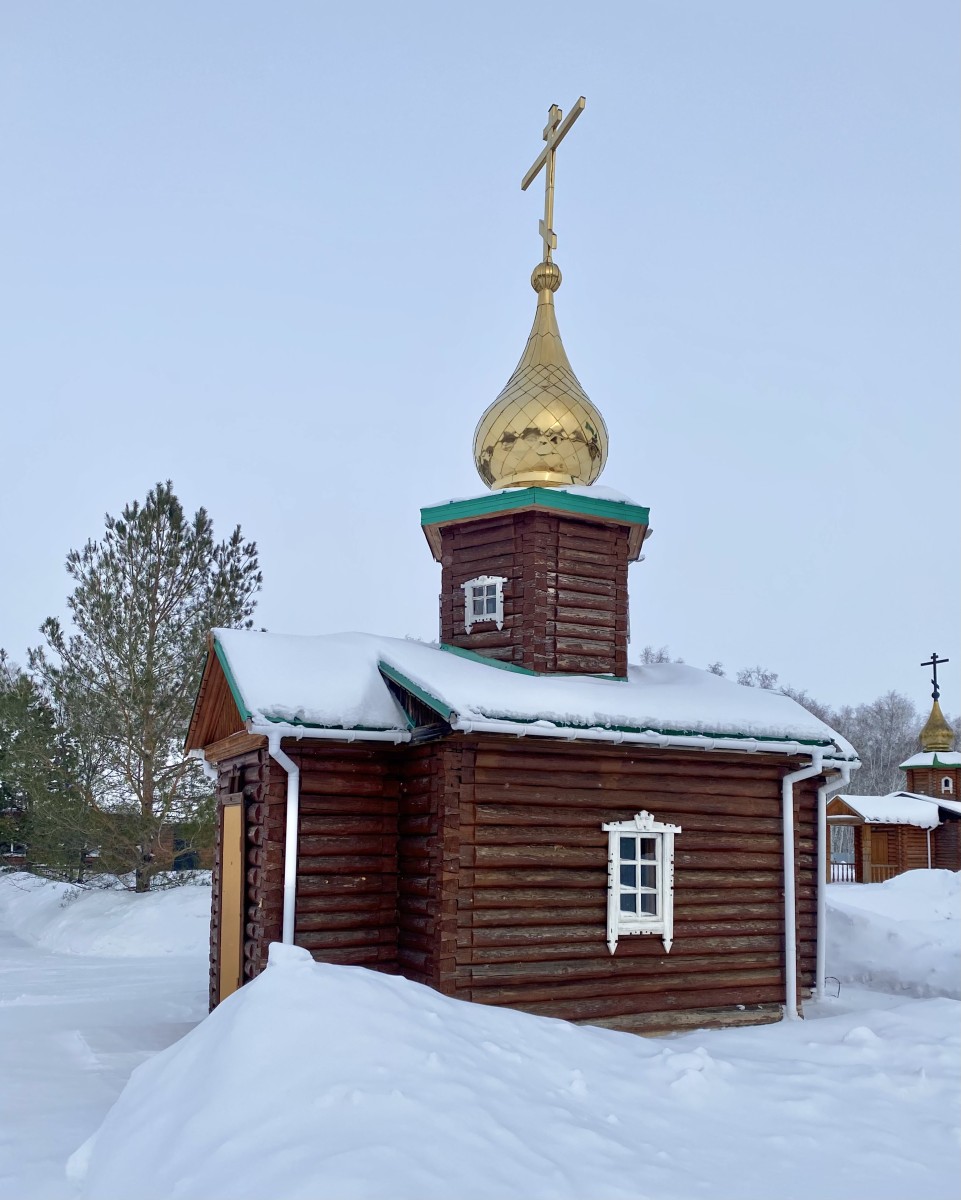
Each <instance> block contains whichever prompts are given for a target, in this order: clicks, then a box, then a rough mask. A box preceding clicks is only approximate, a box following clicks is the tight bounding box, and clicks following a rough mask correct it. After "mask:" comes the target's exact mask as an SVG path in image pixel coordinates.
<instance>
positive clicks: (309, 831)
mask: <svg viewBox="0 0 961 1200" xmlns="http://www.w3.org/2000/svg"><path fill="white" fill-rule="evenodd" d="M395 824H396V818H395V817H394V816H393V814H384V813H369V814H360V813H349V814H348V813H324V814H322V815H314V814H307V815H304V816H302V817H301V818H300V836H301V837H364V836H370V837H372V836H375V835H380V836H384V835H390V836H393V831H394V827H395Z"/></svg>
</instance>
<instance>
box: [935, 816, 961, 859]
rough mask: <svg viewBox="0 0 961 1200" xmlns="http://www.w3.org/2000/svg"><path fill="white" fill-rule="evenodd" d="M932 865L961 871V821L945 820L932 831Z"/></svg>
mask: <svg viewBox="0 0 961 1200" xmlns="http://www.w3.org/2000/svg"><path fill="white" fill-rule="evenodd" d="M931 865H932V866H933V867H940V868H942V869H943V870H945V871H961V821H950V820H949V821H945V822H944V823H943V824H942V825H940V826H939V827H938V828H937V829H934V830H932V831H931Z"/></svg>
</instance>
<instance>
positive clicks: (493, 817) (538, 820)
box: [472, 797, 781, 835]
mask: <svg viewBox="0 0 961 1200" xmlns="http://www.w3.org/2000/svg"><path fill="white" fill-rule="evenodd" d="M641 799H642V797H637V800H638V802H640V801H641ZM472 815H473V821H474V823H475V824H476V825H516V826H520V827H523V828H525V829H527V828H530V827H531V826H536V825H544V826H547V825H549V826H552V827H553V826H554V825H557V826H565V827H567V828H576V827H579V826H580V827H586V828H589V829H597V828H599V827H600V825H601V824H602V823H604V822H606V820H607V818H606V816H605V815H604V814H602V813H599V812H597V811H596V810H595V809H594V808H593V807H591V808H583V807H581V806H579V805H576V804H568V805H563V806H559V805H558V806H549V805H546V804H545V805H537V806H536V807H534V806H530V805H525V804H490V803H478V804H475V805H474V806H473V809H472ZM669 816H671V817H674V816H677V817H678V820H680V819H681V818H680V817H679V816H678V814H677V813H674V812H672V813H670V814H669ZM675 823H676V822H675ZM682 828H683V830H684V833H685V835H686V834H687V833H689V832H691V833H693V832H695V831H697V830H706V831H710V832H714V831H717V832H719V833H720V832H724V833H743V834H750V835H756V834H779V833H780V830H781V818H780V816H776V815H770V816H763V817H745V816H741V815H738V814H730V813H704V812H685V813H684V817H683V825H682Z"/></svg>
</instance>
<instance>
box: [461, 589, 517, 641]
mask: <svg viewBox="0 0 961 1200" xmlns="http://www.w3.org/2000/svg"><path fill="white" fill-rule="evenodd" d="M506 582H507V580H506V579H504V578H503V577H502V576H500V575H481V576H479V577H478V578H477V579H468V581H467V582H466V583H464V584H462V585H461V586H462V587H463V589H464V628H465V629H466V630H467V632H468V633H470V631H471V628H472V626H474V625H477V624H478V623H479V622H480V621H493V622H494V624H495V625H496V626H497V628H498V629H503V628H504V584H505V583H506Z"/></svg>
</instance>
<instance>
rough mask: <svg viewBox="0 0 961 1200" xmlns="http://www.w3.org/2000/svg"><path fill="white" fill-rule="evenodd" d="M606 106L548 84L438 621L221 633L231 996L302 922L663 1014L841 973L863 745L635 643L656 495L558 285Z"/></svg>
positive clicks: (214, 717)
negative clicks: (853, 790) (580, 178)
mask: <svg viewBox="0 0 961 1200" xmlns="http://www.w3.org/2000/svg"><path fill="white" fill-rule="evenodd" d="M582 109H583V98H582V99H581V100H580V101H579V102H578V104H577V105H576V106H575V107H574V108H573V109H572V110H571V111H570V113H569V114H568V116H567V117H566V118H564V117H562V114H561V112H560V110H559V109H557V108H556V107H555V108H552V109H551V112H550V117H549V121H548V126H547V129H546V130H545V132H544V140H545V142H546V146H545V148H544V150H543V152H542V153H541V155H540V156H539V157H538V159H537V161H536V162H535V164H534V166H533V167H532V168H531V171H530V172H528V175H527V176H526V177H525V183H524V186H525V187H526V186H527V184H528V183H529V182H530V181H531V179H532V178H533V177H534V176H535V175H536V174H537V172H538V171H540V170H543V171H544V173H545V179H546V187H545V192H546V205H545V219H544V221H543V222H542V227H541V232H542V237H543V240H544V255H543V261H542V262H541V263H540V264H539V265H538V266H537V267H536V268H535V270H534V272H533V275H532V278H531V282H532V286H533V288H534V291H535V293H536V295H537V304H536V311H535V317H534V324H533V328H532V330H531V333H530V336H529V338H528V341H527V344H526V347H525V349H524V353H523V355H522V356H521V359H520V362H519V363H518V365H517V368H516V370H515V371H514V373H513V375H512V376H511V377H510V379H509V380H508V382H507V384H506V386H505V387H504V389H503V391H502V392H501V393H500V395H499V396H498V397H497V398H496V399H495V401H494V402H493V404H491V405H490V407H489V408H488V409H487V411H486V412H485V413H484V415H483V416H482V417H481V420H480V423H479V424H478V427H477V430H476V434H475V445H474V449H475V459H476V463H477V467H478V471H479V473H480V475H481V478H482V479H483V481H484V483H485V485H486V486H487V487H488V488H489V489H490V490H489V491H487V492H485V493H484V494H482V495H480V496H478V497H476V498H472V499H467V500H458V501H452V502H450V503H448V504H442V505H439V506H434V507H431V508H426V509H423V510H422V512H421V524H422V527H423V530H424V534H425V536H426V540H427V543H428V546H429V549H430V552H431V553H432V555H433V557H434V559H435V560H436V561H437V562H438V563H439V564H440V568H441V584H440V629H439V642H438V644H436V645H425V644H421V643H416V642H411V641H407V640H401V639H394V638H388V637H379V636H377V635H373V634H341V635H336V634H327V635H319V636H315V637H285V636H281V635H274V634H266V633H257V632H250V631H237V630H214V631H213V632H212V634H211V638H210V652H209V655H208V659H207V663H206V666H205V669H204V673H203V679H202V682H201V686H200V691H199V695H198V698H197V703H196V707H195V711H194V714H193V718H192V721H191V724H190V729H189V733H188V736H187V749H188V750H189V751H191V752H192V753H195V754H198V755H200V756H202V757H203V759H204V760H205V762H206V763H207V764H208V765H209V768H210V769H211V771H212V772H213V773H215V776H216V794H217V811H218V835H217V849H216V863H215V868H214V880H213V913H212V922H211V959H210V1002H211V1005H216V1004H218V1003H219V1002H221V1001H222V1000H224V999H225V998H226V997H227V996H228V995H229V994H230V993H231V992H233V991H234V990H236V989H237V988H238V987H240V986H242V985H243V984H244V983H245V982H247V981H248V980H250V979H252V978H254V977H255V976H256V975H257V974H258V973H259V972H260V971H262V970H263V969H264V967H265V965H266V961H267V950H268V946H269V944H270V943H271V942H272V941H280V940H283V941H292V942H295V943H296V944H298V945H300V946H302V947H305V948H306V949H308V950H309V951H310V952H311V953H312V954H313V956H314V957H315V958H316V959H318V960H320V961H324V962H328V963H340V964H348V965H354V966H364V967H370V968H373V969H376V970H381V971H388V972H397V973H400V974H402V975H404V976H406V977H408V978H409V979H412V980H415V981H418V982H420V983H424V984H427V985H429V986H431V987H433V988H436V989H438V990H440V991H441V992H444V993H446V994H448V995H451V996H455V997H459V998H462V999H464V1000H469V1001H476V1002H482V1003H491V1004H501V1005H508V1006H512V1007H516V1008H521V1009H525V1010H527V1011H529V1012H534V1013H541V1014H546V1015H551V1016H557V1017H562V1018H566V1019H569V1020H574V1021H588V1022H592V1023H595V1024H600V1025H608V1026H612V1027H616V1028H619V1029H627V1030H634V1031H637V1032H659V1031H663V1030H667V1029H675V1028H683V1027H686V1026H693V1025H735V1024H746V1023H753V1022H765V1021H772V1020H777V1019H779V1018H780V1017H781V1015H782V1013H786V1014H787V1015H788V1016H791V1017H794V1016H796V1015H798V1003H799V1001H800V999H801V998H803V996H804V995H806V994H808V993H809V992H810V990H811V989H812V988H813V987H814V986H815V983H816V979H817V970H818V927H819V911H820V912H821V913H822V914H823V888H822V884H823V879H824V874H825V871H824V862H825V858H824V853H825V852H824V838H823V829H824V806H825V802H826V794H827V790H828V789H829V788H831V787H835V786H837V784H838V783H840V782H842V780H843V779H846V778H847V777H848V776H849V773H850V769H851V767H852V766H854V765H856V756H855V754H854V752H853V750H852V749H851V747H850V746H849V745H848V744H847V743H845V742H844V741H843V739H841V738H840V737H839V736H838V735H837V734H836V733H834V732H833V731H832V730H831V729H829V728H828V727H827V726H825V725H824V724H823V723H822V722H820V721H819V720H818V719H817V718H815V717H814V716H812V715H811V714H810V713H808V712H806V711H805V710H804V709H802V708H801V707H800V706H798V705H797V704H795V703H794V702H793V701H792V700H790V699H789V698H787V697H784V696H780V695H775V694H773V693H769V692H764V691H761V690H759V689H754V688H744V687H739V686H738V685H736V684H733V683H731V682H729V681H728V680H726V679H722V678H719V677H717V676H715V675H712V674H710V673H708V672H705V671H700V670H696V669H695V668H692V667H688V666H684V665H683V664H671V663H664V664H657V665H653V666H642V667H636V666H633V665H629V662H628V636H629V626H628V568H629V565H630V564H631V563H633V562H637V561H638V560H639V558H640V553H641V547H642V546H643V544H644V542H645V539H646V538H647V536H648V534H649V532H650V528H649V523H648V516H649V512H648V509H647V508H646V507H643V506H641V505H639V504H635V503H634V502H632V501H630V500H628V499H627V498H626V497H624V496H622V495H620V494H618V493H616V492H611V491H609V490H606V489H602V488H598V487H596V486H595V481H596V479H597V478H598V476H599V474H600V472H601V470H602V468H603V466H604V462H605V458H606V455H607V430H606V427H605V424H604V421H603V418H602V417H601V415H600V413H599V412H598V410H597V408H596V407H595V406H594V405H593V404H592V402H591V401H590V399H589V398H588V396H587V394H586V393H585V391H584V389H583V388H582V387H581V385H580V383H579V382H578V380H577V378H576V376H575V375H574V372H573V371H572V369H571V366H570V363H569V361H568V358H567V355H566V352H565V350H564V346H563V343H562V341H561V336H560V332H559V329H558V325H557V318H556V311H555V295H556V293H557V290H558V288H559V287H560V284H561V273H560V270H559V269H558V267H557V266H556V264H555V263H554V262H553V250H554V247H555V245H556V238H555V236H554V233H553V230H552V223H553V213H552V207H553V185H554V155H555V153H556V149H557V146H558V145H559V143H560V141H561V139H562V138H563V137H564V136H565V135H566V133H567V132H568V130H569V129H570V127H571V125H572V124H573V121H574V120H575V119H576V118H577V116H578V115H579V113H580V112H581V111H582ZM819 830H820V834H819ZM819 902H820V904H821V907H820V908H819ZM822 969H823V964H822Z"/></svg>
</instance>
